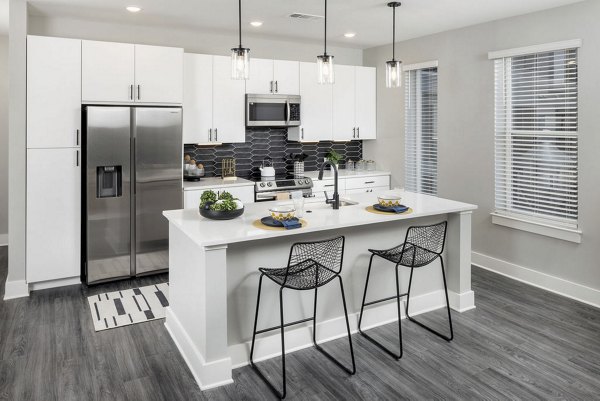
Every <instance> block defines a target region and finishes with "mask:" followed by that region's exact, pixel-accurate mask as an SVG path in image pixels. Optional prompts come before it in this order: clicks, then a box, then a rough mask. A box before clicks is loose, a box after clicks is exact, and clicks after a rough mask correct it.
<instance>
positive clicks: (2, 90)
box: [0, 35, 8, 246]
mask: <svg viewBox="0 0 600 401" xmlns="http://www.w3.org/2000/svg"><path fill="white" fill-rule="evenodd" d="M6 244H8V36H5V35H0V246H2V245H6Z"/></svg>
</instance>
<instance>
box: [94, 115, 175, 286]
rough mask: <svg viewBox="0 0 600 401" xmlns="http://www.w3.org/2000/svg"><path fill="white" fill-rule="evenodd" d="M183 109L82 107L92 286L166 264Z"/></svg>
mask: <svg viewBox="0 0 600 401" xmlns="http://www.w3.org/2000/svg"><path fill="white" fill-rule="evenodd" d="M181 113H182V111H181V108H175V107H113V106H87V107H85V108H84V111H83V118H84V127H85V129H84V135H83V143H82V145H83V149H84V152H83V163H84V164H83V165H84V166H85V174H82V176H84V178H83V180H84V182H83V185H82V188H83V192H84V193H83V203H84V204H83V207H82V211H83V214H84V215H83V219H82V221H83V225H84V227H83V230H82V232H83V234H84V235H83V244H82V248H83V249H82V255H83V263H82V266H83V267H82V270H83V272H82V274H83V275H84V277H85V280H86V282H87V283H88V284H94V283H99V282H105V281H111V280H117V279H122V278H128V277H131V276H139V275H144V274H151V273H158V272H162V271H166V270H167V269H168V262H169V260H168V235H169V232H168V229H169V228H168V222H167V220H166V219H165V218H164V217H163V216H162V211H163V210H172V209H181V208H182V206H183V201H182V197H183V194H182V186H181V179H182V170H181V167H182V129H181Z"/></svg>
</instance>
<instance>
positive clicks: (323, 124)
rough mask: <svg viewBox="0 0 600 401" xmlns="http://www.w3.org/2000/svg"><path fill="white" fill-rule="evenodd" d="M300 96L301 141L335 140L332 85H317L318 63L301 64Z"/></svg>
mask: <svg viewBox="0 0 600 401" xmlns="http://www.w3.org/2000/svg"><path fill="white" fill-rule="evenodd" d="M300 96H302V106H301V110H300V113H301V114H300V118H301V120H302V121H301V123H302V126H301V127H300V140H301V141H319V140H321V141H327V140H331V139H333V134H332V126H331V122H332V120H331V115H332V97H331V96H332V85H321V84H319V83H317V64H316V63H300Z"/></svg>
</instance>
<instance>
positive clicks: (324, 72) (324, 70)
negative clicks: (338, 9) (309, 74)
mask: <svg viewBox="0 0 600 401" xmlns="http://www.w3.org/2000/svg"><path fill="white" fill-rule="evenodd" d="M324 36H325V40H324V49H323V54H322V55H321V56H317V80H318V82H319V83H320V84H333V83H334V82H335V76H334V73H333V56H332V55H330V54H327V0H325V35H324Z"/></svg>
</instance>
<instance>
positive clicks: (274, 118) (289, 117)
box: [246, 95, 300, 127]
mask: <svg viewBox="0 0 600 401" xmlns="http://www.w3.org/2000/svg"><path fill="white" fill-rule="evenodd" d="M299 125H300V96H297V95H246V126H247V127H297V126H299Z"/></svg>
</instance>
